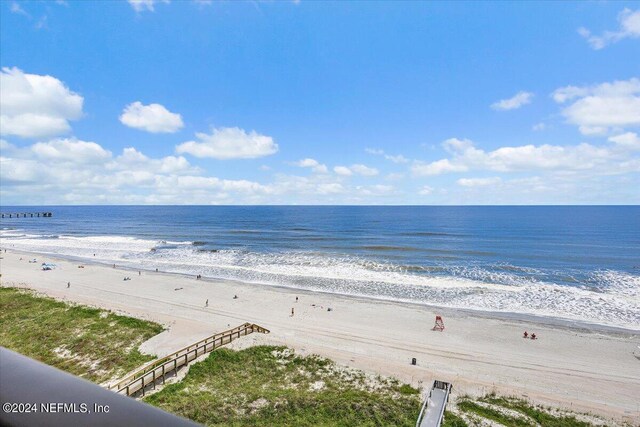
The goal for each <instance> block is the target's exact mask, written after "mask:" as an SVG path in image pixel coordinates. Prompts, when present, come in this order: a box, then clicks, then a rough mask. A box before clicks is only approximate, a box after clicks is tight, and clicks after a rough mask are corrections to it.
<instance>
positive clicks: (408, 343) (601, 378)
mask: <svg viewBox="0 0 640 427" xmlns="http://www.w3.org/2000/svg"><path fill="white" fill-rule="evenodd" d="M20 258H22V260H20ZM33 258H35V259H37V263H29V262H28V260H29V259H33ZM42 262H54V263H56V264H57V267H56V268H55V269H53V270H51V271H43V270H42V269H41V263H42ZM80 265H82V266H84V268H78V266H80ZM1 273H2V286H15V287H23V288H30V289H33V290H36V291H38V292H41V293H43V294H46V295H49V296H52V297H55V298H59V299H63V300H66V301H73V302H78V303H83V304H89V305H94V306H97V307H101V308H106V309H109V310H113V311H116V312H119V313H123V314H128V315H131V316H135V317H140V318H144V319H149V320H153V321H157V322H160V323H162V324H164V325H165V326H166V327H167V330H166V331H165V332H163V333H162V334H160V335H158V336H156V337H155V338H153V339H151V340H150V341H148V342H146V343H144V344H143V346H142V350H143V351H145V352H149V353H155V354H157V355H159V356H161V355H163V354H166V353H169V352H171V351H173V350H177V349H179V348H181V347H183V346H185V345H188V344H190V343H192V342H193V341H195V340H197V339H200V338H203V337H206V336H207V335H210V334H212V333H214V332H216V331H221V330H224V329H227V327H228V326H231V327H233V326H236V325H238V324H240V323H242V322H247V321H248V322H254V323H257V324H259V325H261V326H263V327H265V328H268V329H270V330H271V333H270V334H269V335H258V334H254V335H251V336H249V337H246V338H243V339H242V340H239V341H237V343H236V344H235V345H236V346H243V347H244V346H249V345H253V344H277V345H287V346H290V347H292V348H295V349H296V350H297V351H299V352H300V353H302V354H309V353H316V354H320V355H322V356H325V357H328V358H331V359H333V360H335V361H336V362H338V363H342V364H345V365H349V366H353V367H356V368H360V369H364V370H366V371H369V372H375V373H380V374H384V375H393V376H395V377H398V378H399V379H401V380H404V381H408V382H411V383H412V384H414V385H420V384H430V383H431V382H432V381H433V380H434V379H436V378H437V379H441V380H446V381H451V382H453V384H454V389H455V392H456V393H459V394H463V393H472V394H477V393H486V392H490V391H494V390H495V391H496V392H498V393H503V394H509V395H518V396H524V397H527V398H529V399H531V400H532V401H533V402H536V403H543V404H549V405H552V406H559V407H564V408H569V409H572V410H575V411H579V412H590V413H595V414H598V415H602V416H605V417H609V418H611V419H614V420H619V421H627V422H631V423H634V424H635V423H638V422H640V399H639V398H638V396H640V360H638V359H636V358H635V357H634V355H633V351H634V349H635V348H636V347H637V346H638V345H639V344H640V332H639V331H625V330H612V329H605V328H588V327H586V326H584V327H571V326H567V325H560V324H558V325H554V324H552V323H549V322H540V321H531V320H518V319H511V318H505V317H504V316H503V317H500V318H497V317H496V318H494V317H492V316H489V315H487V314H481V315H480V314H478V315H475V314H473V313H470V312H459V311H455V310H451V309H447V310H438V309H435V308H429V307H423V306H417V305H407V304H400V303H391V302H383V301H376V300H369V299H356V298H351V297H342V296H338V295H331V294H320V293H311V292H303V291H297V290H293V289H286V288H276V287H269V286H261V285H255V284H244V283H237V282H228V281H212V280H196V278H195V277H186V276H180V275H175V274H164V273H155V272H147V271H142V272H141V274H140V275H139V274H138V272H137V271H132V270H124V269H119V268H112V267H109V266H104V265H98V264H84V263H81V262H78V261H69V260H62V259H56V258H52V257H48V256H41V255H36V254H33V255H30V254H25V253H17V252H10V251H7V252H6V253H2V260H1ZM124 277H130V278H131V280H127V281H124V280H123V278H124ZM68 282H70V287H67V283H68ZM235 295H237V297H238V298H234V296H235ZM296 297H298V301H297V302H296ZM207 300H208V306H205V301H207ZM292 308H293V309H294V315H293V316H292V315H291V312H292ZM329 309H330V310H329ZM436 314H441V315H442V316H443V317H444V322H445V327H446V329H445V331H444V332H436V331H432V330H431V328H432V327H433V325H434V319H435V315H436ZM525 330H527V331H529V332H530V333H531V332H535V333H536V335H537V336H538V337H539V339H538V340H535V341H533V340H530V339H523V338H522V334H523V331H525ZM413 357H415V358H416V359H417V365H416V366H412V365H411V363H410V362H411V358H413Z"/></svg>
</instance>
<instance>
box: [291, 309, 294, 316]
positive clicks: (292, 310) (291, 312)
mask: <svg viewBox="0 0 640 427" xmlns="http://www.w3.org/2000/svg"><path fill="white" fill-rule="evenodd" d="M293 313H294V311H293V307H291V317H293Z"/></svg>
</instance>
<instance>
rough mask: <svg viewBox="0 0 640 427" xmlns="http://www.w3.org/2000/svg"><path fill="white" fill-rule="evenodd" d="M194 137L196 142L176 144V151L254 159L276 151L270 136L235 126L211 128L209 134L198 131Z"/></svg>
mask: <svg viewBox="0 0 640 427" xmlns="http://www.w3.org/2000/svg"><path fill="white" fill-rule="evenodd" d="M196 138H198V140H199V141H198V142H196V141H187V142H184V143H182V144H180V145H178V146H177V147H176V152H177V153H179V154H182V153H188V154H191V155H193V156H196V157H211V158H214V159H254V158H257V157H264V156H269V155H271V154H274V153H276V152H277V151H278V144H276V143H275V142H274V141H273V138H271V137H270V136H265V135H260V134H259V133H257V132H255V131H251V132H249V133H247V132H245V131H244V130H243V129H240V128H237V127H234V128H218V129H213V131H212V133H211V134H206V133H201V132H199V133H196Z"/></svg>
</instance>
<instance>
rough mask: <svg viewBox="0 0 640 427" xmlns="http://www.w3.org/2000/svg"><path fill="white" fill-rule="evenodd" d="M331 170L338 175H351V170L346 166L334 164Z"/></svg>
mask: <svg viewBox="0 0 640 427" xmlns="http://www.w3.org/2000/svg"><path fill="white" fill-rule="evenodd" d="M333 171H334V172H335V173H337V174H338V175H342V176H351V175H353V172H351V169H349V168H348V167H346V166H336V167H334V168H333Z"/></svg>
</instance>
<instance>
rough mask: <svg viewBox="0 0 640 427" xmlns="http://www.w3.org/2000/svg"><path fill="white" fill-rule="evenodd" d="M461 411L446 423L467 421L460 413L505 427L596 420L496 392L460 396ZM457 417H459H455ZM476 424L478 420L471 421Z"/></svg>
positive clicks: (564, 426)
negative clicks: (478, 396) (473, 396)
mask: <svg viewBox="0 0 640 427" xmlns="http://www.w3.org/2000/svg"><path fill="white" fill-rule="evenodd" d="M456 407H457V409H458V411H459V414H458V415H456V416H455V417H453V418H451V421H450V422H451V423H450V424H449V423H448V422H449V420H447V422H445V423H444V425H445V426H447V427H463V426H465V425H467V424H466V423H465V421H464V420H463V419H462V418H461V417H460V416H459V415H461V414H466V415H468V416H469V417H470V418H471V419H474V420H476V422H487V421H488V422H493V423H499V424H500V425H501V426H506V427H538V426H544V427H593V426H594V424H592V423H589V422H586V421H581V420H578V419H577V418H576V417H575V416H574V415H571V414H567V413H562V412H558V411H555V413H553V410H551V409H549V408H544V407H542V406H535V405H532V404H530V403H529V402H527V401H526V400H523V399H520V398H517V397H503V396H497V395H495V394H489V395H486V396H484V397H482V398H480V399H472V398H470V397H467V396H465V397H461V398H460V399H458V401H457V402H456ZM455 418H458V420H455ZM472 425H475V424H472Z"/></svg>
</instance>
